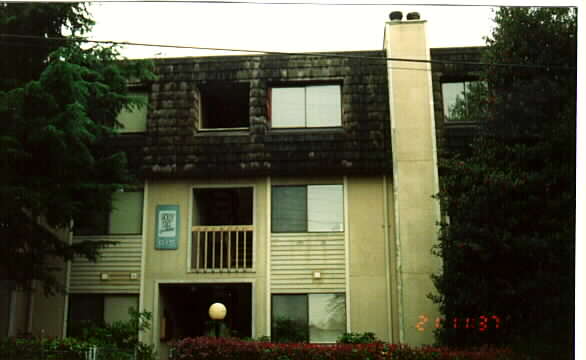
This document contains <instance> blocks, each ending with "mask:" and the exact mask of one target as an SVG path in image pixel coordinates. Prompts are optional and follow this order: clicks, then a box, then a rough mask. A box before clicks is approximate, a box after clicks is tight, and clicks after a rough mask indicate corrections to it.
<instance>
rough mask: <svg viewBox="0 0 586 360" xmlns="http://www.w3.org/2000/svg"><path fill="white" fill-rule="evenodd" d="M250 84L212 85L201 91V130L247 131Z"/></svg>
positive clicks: (202, 87)
mask: <svg viewBox="0 0 586 360" xmlns="http://www.w3.org/2000/svg"><path fill="white" fill-rule="evenodd" d="M249 88H250V86H249V84H248V83H235V82H230V83H210V84H205V85H202V86H200V87H199V90H200V99H201V102H200V106H201V108H200V119H199V129H200V130H234V129H247V128H248V123H249V111H248V109H249Z"/></svg>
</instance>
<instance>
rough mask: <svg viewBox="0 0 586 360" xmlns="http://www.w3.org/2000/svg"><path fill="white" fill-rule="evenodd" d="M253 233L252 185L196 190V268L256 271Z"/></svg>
mask: <svg viewBox="0 0 586 360" xmlns="http://www.w3.org/2000/svg"><path fill="white" fill-rule="evenodd" d="M253 235H254V226H253V188H252V187H235V188H202V189H195V190H194V201H193V225H192V244H191V250H192V253H191V269H192V271H201V272H205V271H212V270H213V271H224V272H238V271H246V270H252V269H253V267H254V248H253V247H254V244H253Z"/></svg>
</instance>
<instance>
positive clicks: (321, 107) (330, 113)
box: [306, 85, 342, 127]
mask: <svg viewBox="0 0 586 360" xmlns="http://www.w3.org/2000/svg"><path fill="white" fill-rule="evenodd" d="M306 103H307V119H306V126H307V127H328V126H340V125H341V123H342V112H341V108H342V105H341V102H340V86H339V85H325V86H324V85H322V86H308V87H307V88H306Z"/></svg>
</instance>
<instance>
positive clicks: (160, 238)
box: [155, 205, 179, 250]
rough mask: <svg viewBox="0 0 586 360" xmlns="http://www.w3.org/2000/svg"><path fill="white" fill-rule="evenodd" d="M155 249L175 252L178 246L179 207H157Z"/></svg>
mask: <svg viewBox="0 0 586 360" xmlns="http://www.w3.org/2000/svg"><path fill="white" fill-rule="evenodd" d="M156 216H157V218H156V222H157V228H156V231H157V233H156V235H155V249H157V250H177V246H178V244H179V205H158V206H157V214H156Z"/></svg>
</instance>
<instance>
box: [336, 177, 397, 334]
mask: <svg viewBox="0 0 586 360" xmlns="http://www.w3.org/2000/svg"><path fill="white" fill-rule="evenodd" d="M385 186H386V187H387V189H386V191H385ZM388 190H389V185H388V184H385V181H384V180H383V177H382V176H380V177H363V178H358V177H350V178H348V186H347V191H348V220H349V221H348V222H349V224H348V227H347V228H348V240H349V260H350V269H349V270H350V271H349V275H350V276H349V288H350V296H349V303H350V327H351V331H352V332H367V331H370V332H374V333H375V334H376V335H377V337H378V338H380V339H382V340H384V341H393V340H394V336H393V332H394V331H393V328H395V332H396V326H397V324H398V322H397V320H398V318H397V316H396V314H395V313H393V311H396V308H395V307H394V306H393V303H392V301H391V299H392V295H393V292H395V291H396V289H395V288H394V287H393V286H392V283H393V281H392V275H393V274H392V273H391V272H392V271H393V268H392V261H391V256H392V253H391V251H392V248H391V246H390V243H391V241H392V233H390V225H391V224H392V217H391V216H392V212H391V211H389V209H388V206H389V205H391V204H392V202H390V201H389V198H388V197H389V194H390V192H389V191H388ZM385 197H386V201H385ZM385 206H386V207H387V209H386V210H385ZM385 217H386V219H385Z"/></svg>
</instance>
